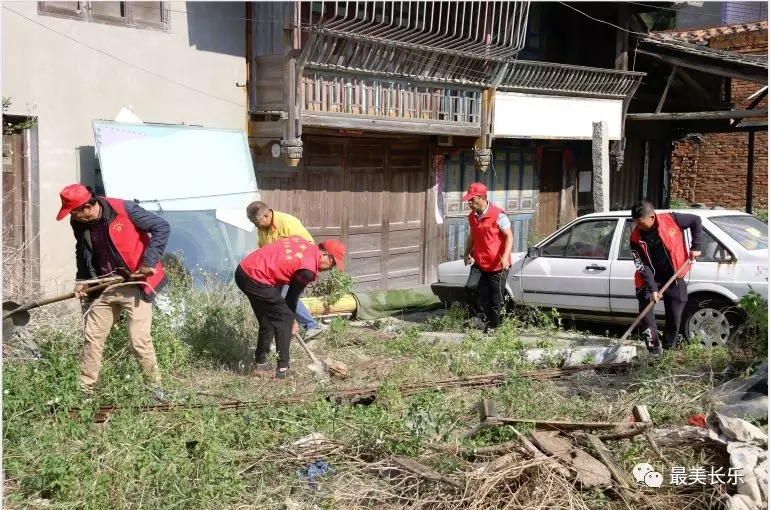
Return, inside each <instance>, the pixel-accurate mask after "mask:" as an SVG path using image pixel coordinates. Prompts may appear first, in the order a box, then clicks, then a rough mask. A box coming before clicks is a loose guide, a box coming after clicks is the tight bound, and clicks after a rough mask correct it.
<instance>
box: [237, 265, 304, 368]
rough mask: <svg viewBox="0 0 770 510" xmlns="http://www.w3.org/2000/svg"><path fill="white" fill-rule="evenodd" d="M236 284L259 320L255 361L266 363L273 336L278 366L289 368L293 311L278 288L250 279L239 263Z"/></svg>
mask: <svg viewBox="0 0 770 510" xmlns="http://www.w3.org/2000/svg"><path fill="white" fill-rule="evenodd" d="M235 285H237V286H238V288H239V289H240V290H241V292H243V293H244V294H246V297H247V298H248V300H249V303H250V304H251V309H252V310H254V315H256V317H257V321H259V333H258V335H257V351H256V353H255V357H256V359H257V363H267V355H268V354H269V353H270V343H271V342H272V341H273V337H274V336H275V345H276V350H277V351H278V368H289V347H290V346H291V326H292V324H293V322H294V314H293V313H291V310H290V309H289V307H288V306H286V301H284V299H283V297H281V288H280V287H278V288H276V287H271V286H270V285H265V284H263V283H259V282H257V281H255V280H253V279H251V278H249V276H248V275H247V274H246V273H245V272H244V271H243V269H241V267H240V266H238V269H236V270H235Z"/></svg>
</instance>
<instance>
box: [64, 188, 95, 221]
mask: <svg viewBox="0 0 770 510" xmlns="http://www.w3.org/2000/svg"><path fill="white" fill-rule="evenodd" d="M59 196H60V197H61V209H59V214H57V215H56V221H61V220H62V219H64V217H65V216H67V215H68V214H69V213H71V212H72V210H73V209H77V208H78V207H80V206H81V205H83V204H85V203H87V202H88V201H89V200H91V192H90V191H88V188H86V187H85V186H83V185H82V184H70V185H69V186H67V187H66V188H64V189H63V190H61V192H60V193H59Z"/></svg>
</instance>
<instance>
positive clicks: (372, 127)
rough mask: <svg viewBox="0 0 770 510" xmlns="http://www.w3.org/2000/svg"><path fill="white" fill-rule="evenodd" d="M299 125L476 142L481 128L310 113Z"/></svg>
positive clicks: (438, 122) (464, 124)
mask: <svg viewBox="0 0 770 510" xmlns="http://www.w3.org/2000/svg"><path fill="white" fill-rule="evenodd" d="M302 125H303V126H313V127H323V128H329V129H361V130H367V131H384V132H394V133H402V134H417V135H430V134H433V135H452V136H469V137H474V138H478V137H479V136H480V135H481V128H480V126H479V125H477V124H472V123H460V122H441V121H431V120H424V119H395V118H387V119H385V118H379V117H373V116H364V115H355V114H345V113H329V112H313V111H309V110H305V111H303V112H302Z"/></svg>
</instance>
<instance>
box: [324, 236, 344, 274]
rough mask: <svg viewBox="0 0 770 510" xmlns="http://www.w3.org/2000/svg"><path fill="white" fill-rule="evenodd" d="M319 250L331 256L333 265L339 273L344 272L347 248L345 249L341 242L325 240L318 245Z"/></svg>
mask: <svg viewBox="0 0 770 510" xmlns="http://www.w3.org/2000/svg"><path fill="white" fill-rule="evenodd" d="M318 247H319V248H321V249H322V250H326V251H327V252H329V254H331V256H332V257H334V265H335V266H336V267H337V269H339V270H340V271H344V270H345V263H344V259H345V252H347V251H348V250H347V248H345V245H344V244H342V243H341V242H339V241H337V240H336V239H327V240H326V241H323V242H322V243H321V244H319V245H318Z"/></svg>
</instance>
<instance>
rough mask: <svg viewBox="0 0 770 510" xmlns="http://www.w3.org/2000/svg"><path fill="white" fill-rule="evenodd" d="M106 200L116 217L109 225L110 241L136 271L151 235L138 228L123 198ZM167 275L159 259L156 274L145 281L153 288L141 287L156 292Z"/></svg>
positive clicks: (145, 290)
mask: <svg viewBox="0 0 770 510" xmlns="http://www.w3.org/2000/svg"><path fill="white" fill-rule="evenodd" d="M104 200H105V201H107V203H108V204H110V207H112V209H113V210H114V211H115V218H114V219H113V220H112V222H110V224H109V225H108V226H107V232H108V233H109V236H110V241H112V245H113V246H114V247H115V249H116V250H117V252H118V255H120V258H122V259H123V262H125V263H126V266H127V267H128V270H129V271H131V272H132V273H134V272H136V270H137V269H139V266H141V265H142V257H143V256H144V250H145V249H147V246H149V244H150V236H149V235H148V234H147V232H143V231H141V230H138V229H137V228H136V226H135V225H134V223H133V222H132V221H131V218H130V217H129V216H128V213H126V208H125V206H124V205H123V200H120V199H119V198H106V197H105V198H104ZM165 275H166V273H165V271H164V269H163V263H162V262H160V261H159V262H158V263H157V264H155V274H153V275H150V276H148V277H147V278H145V281H146V282H147V283H148V284H149V285H150V287H152V290H150V289H148V288H147V286H146V285H142V286H141V287H140V288H141V289H142V292H143V293H144V294H146V295H148V296H151V295H153V294H155V288H156V287H157V286H158V284H159V283H160V282H162V281H163V278H164V277H165Z"/></svg>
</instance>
